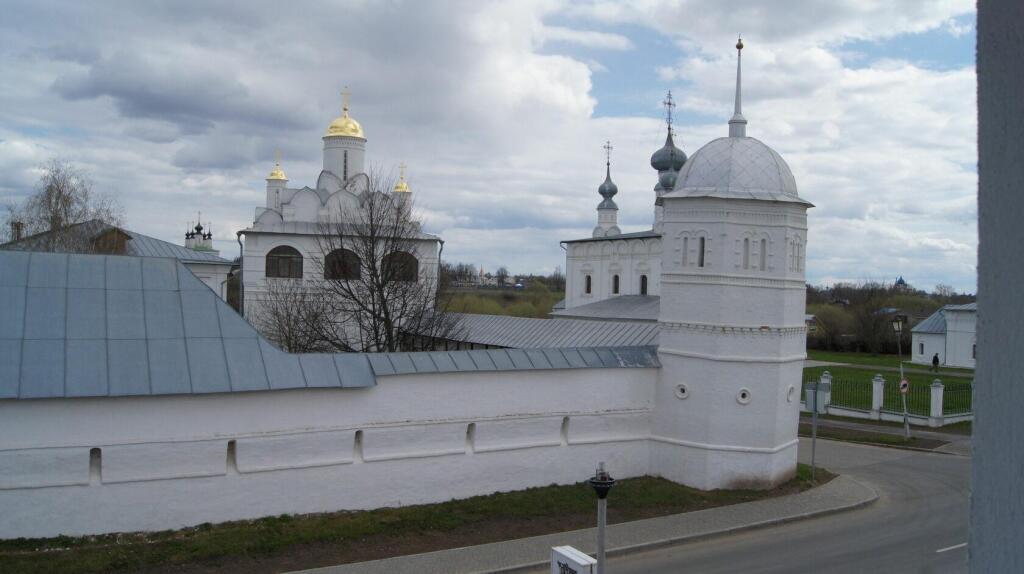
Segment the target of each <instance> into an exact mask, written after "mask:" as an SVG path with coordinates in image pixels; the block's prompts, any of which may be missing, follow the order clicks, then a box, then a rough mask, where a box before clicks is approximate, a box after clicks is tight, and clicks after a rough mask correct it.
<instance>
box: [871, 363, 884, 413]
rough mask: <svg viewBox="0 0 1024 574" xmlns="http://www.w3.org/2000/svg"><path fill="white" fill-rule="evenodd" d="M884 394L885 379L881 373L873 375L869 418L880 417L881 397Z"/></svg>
mask: <svg viewBox="0 0 1024 574" xmlns="http://www.w3.org/2000/svg"><path fill="white" fill-rule="evenodd" d="M884 396H885V379H884V378H882V375H880V374H879V375H875V378H873V379H871V418H873V419H875V420H876V421H877V420H881V419H882V404H883V403H882V398H883V397H884Z"/></svg>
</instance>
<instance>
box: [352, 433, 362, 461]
mask: <svg viewBox="0 0 1024 574" xmlns="http://www.w3.org/2000/svg"><path fill="white" fill-rule="evenodd" d="M363 461H364V459H363V431H361V430H357V431H356V439H355V442H354V443H353V444H352V462H357V463H358V462H363Z"/></svg>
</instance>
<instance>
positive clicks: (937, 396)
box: [928, 379, 945, 428]
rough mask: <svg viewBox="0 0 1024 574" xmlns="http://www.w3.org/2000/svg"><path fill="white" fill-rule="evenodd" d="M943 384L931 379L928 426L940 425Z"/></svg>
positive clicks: (936, 426)
mask: <svg viewBox="0 0 1024 574" xmlns="http://www.w3.org/2000/svg"><path fill="white" fill-rule="evenodd" d="M944 390H945V386H944V385H943V384H942V381H940V380H939V379H935V380H934V381H932V408H931V412H930V413H929V415H930V416H929V417H928V426H930V427H933V428H938V427H941V426H942V423H943V420H942V399H943V397H944V393H943V391H944Z"/></svg>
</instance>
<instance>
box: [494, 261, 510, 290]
mask: <svg viewBox="0 0 1024 574" xmlns="http://www.w3.org/2000/svg"><path fill="white" fill-rule="evenodd" d="M494 276H495V277H496V278H497V279H498V286H499V287H504V286H505V284H506V283H508V268H507V267H505V266H504V265H502V266H501V267H498V270H497V271H495V272H494Z"/></svg>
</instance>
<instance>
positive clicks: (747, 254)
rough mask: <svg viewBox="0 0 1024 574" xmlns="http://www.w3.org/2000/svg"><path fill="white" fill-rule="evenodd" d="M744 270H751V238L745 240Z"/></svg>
mask: <svg viewBox="0 0 1024 574" xmlns="http://www.w3.org/2000/svg"><path fill="white" fill-rule="evenodd" d="M743 268H744V269H750V238H749V237H744V238H743Z"/></svg>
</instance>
